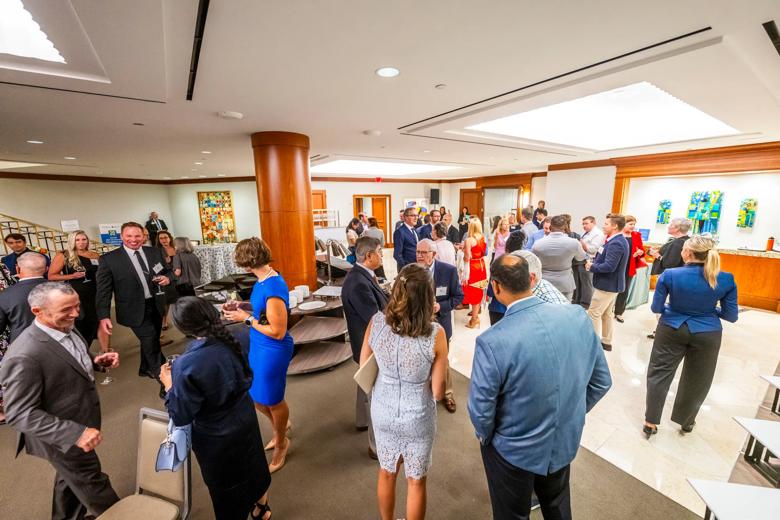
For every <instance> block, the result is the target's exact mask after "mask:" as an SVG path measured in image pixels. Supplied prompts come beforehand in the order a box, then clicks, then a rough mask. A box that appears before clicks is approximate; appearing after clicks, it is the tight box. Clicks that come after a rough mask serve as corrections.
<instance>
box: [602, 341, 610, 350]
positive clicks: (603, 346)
mask: <svg viewBox="0 0 780 520" xmlns="http://www.w3.org/2000/svg"><path fill="white" fill-rule="evenodd" d="M601 348H603V349H604V350H606V351H607V352H612V345H610V344H609V343H604V342H603V341H602V342H601Z"/></svg>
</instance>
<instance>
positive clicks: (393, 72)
mask: <svg viewBox="0 0 780 520" xmlns="http://www.w3.org/2000/svg"><path fill="white" fill-rule="evenodd" d="M374 72H375V73H376V75H377V76H379V77H381V78H394V77H396V76H398V75H399V74H400V73H401V71H400V70H398V69H396V68H395V67H381V68H378V69H376V70H375V71H374Z"/></svg>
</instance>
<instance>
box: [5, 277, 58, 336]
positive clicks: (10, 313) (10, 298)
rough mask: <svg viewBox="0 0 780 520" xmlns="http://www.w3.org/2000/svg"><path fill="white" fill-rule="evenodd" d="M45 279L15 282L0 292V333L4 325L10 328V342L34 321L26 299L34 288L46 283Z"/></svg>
mask: <svg viewBox="0 0 780 520" xmlns="http://www.w3.org/2000/svg"><path fill="white" fill-rule="evenodd" d="M46 281H47V280H46V278H29V279H25V280H22V281H20V282H16V283H15V284H14V285H12V286H11V287H9V288H8V289H6V290H5V291H3V292H0V331H3V330H5V327H6V325H7V326H9V327H10V328H11V338H10V339H11V342H13V341H14V340H15V339H16V338H18V337H19V334H21V333H22V332H23V331H24V329H26V328H27V327H29V326H30V325H31V324H32V322H33V321H35V315H34V314H33V313H32V311H31V310H30V304H29V303H27V297H28V296H29V295H30V291H32V290H33V289H34V288H35V287H36V286H38V285H40V284H42V283H46Z"/></svg>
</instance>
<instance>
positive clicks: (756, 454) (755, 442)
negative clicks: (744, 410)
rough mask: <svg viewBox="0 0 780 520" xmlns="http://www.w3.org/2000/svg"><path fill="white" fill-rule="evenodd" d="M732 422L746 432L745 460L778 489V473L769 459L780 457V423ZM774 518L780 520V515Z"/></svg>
mask: <svg viewBox="0 0 780 520" xmlns="http://www.w3.org/2000/svg"><path fill="white" fill-rule="evenodd" d="M734 420H735V421H737V423H738V424H739V425H740V426H742V427H743V428H744V429H745V431H747V432H748V434H749V435H750V437H749V438H748V443H747V447H746V448H745V460H746V461H747V463H748V464H750V465H751V466H753V468H755V470H756V471H758V472H759V473H761V475H763V476H764V478H766V479H767V480H768V481H769V482H770V483H771V484H772V485H773V486H775V487H780V471H778V469H777V468H776V467H775V466H773V465H772V464H771V463H770V462H769V459H770V458H773V457H777V456H778V455H780V421H764V420H761V419H748V418H747V417H734ZM775 518H780V515H778V516H776V517H775Z"/></svg>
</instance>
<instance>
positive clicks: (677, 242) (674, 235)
mask: <svg viewBox="0 0 780 520" xmlns="http://www.w3.org/2000/svg"><path fill="white" fill-rule="evenodd" d="M690 230H691V221H690V220H688V219H687V218H684V217H676V218H673V219H672V220H670V221H669V226H668V227H667V228H666V232H667V233H669V236H670V238H669V240H668V241H667V242H666V243H665V244H664V245H662V246H661V247H660V248H659V247H651V248H650V251H649V254H650V256H652V257H653V259H654V260H653V264H652V266H651V267H650V274H651V275H660V274H661V273H663V272H664V271H665V270H667V269H671V268H673V267H682V266H683V265H685V261H684V260H683V259H682V248H683V245H684V244H685V241H686V240H688V239H689V238H690V237H689V236H688V232H689V231H690ZM647 337H648V338H650V339H653V338H655V331H653V332H651V333H650V334H648V335H647Z"/></svg>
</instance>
